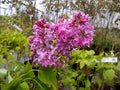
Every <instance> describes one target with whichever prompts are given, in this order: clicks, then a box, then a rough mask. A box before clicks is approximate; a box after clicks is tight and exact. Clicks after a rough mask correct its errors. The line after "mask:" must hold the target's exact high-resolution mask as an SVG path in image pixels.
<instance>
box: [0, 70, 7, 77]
mask: <svg viewBox="0 0 120 90" xmlns="http://www.w3.org/2000/svg"><path fill="white" fill-rule="evenodd" d="M6 75H7V70H6V69H0V78H3V77H4V76H6Z"/></svg>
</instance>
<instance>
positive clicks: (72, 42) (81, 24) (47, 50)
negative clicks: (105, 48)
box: [29, 12, 94, 67]
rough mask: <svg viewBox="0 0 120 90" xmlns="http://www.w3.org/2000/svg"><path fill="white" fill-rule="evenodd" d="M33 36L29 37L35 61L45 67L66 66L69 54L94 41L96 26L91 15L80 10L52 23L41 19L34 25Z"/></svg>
mask: <svg viewBox="0 0 120 90" xmlns="http://www.w3.org/2000/svg"><path fill="white" fill-rule="evenodd" d="M33 30H34V31H33V36H30V37H29V43H30V50H31V52H32V55H31V57H33V58H34V60H33V63H40V64H41V65H42V66H43V67H47V66H51V67H52V66H54V67H56V66H57V67H64V63H65V62H67V61H69V55H70V52H71V51H72V50H74V49H75V48H80V47H84V46H89V45H90V44H91V43H92V40H93V35H94V28H93V26H92V25H90V17H89V15H86V14H84V13H83V12H78V13H76V14H74V16H73V17H72V18H71V19H69V20H64V19H60V20H59V21H58V23H56V24H51V23H49V22H47V21H46V20H45V19H40V20H38V21H37V22H35V25H34V26H33Z"/></svg>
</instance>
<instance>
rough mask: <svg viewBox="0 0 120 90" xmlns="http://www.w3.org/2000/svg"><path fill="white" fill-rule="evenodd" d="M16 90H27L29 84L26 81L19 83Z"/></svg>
mask: <svg viewBox="0 0 120 90" xmlns="http://www.w3.org/2000/svg"><path fill="white" fill-rule="evenodd" d="M16 90H29V86H28V84H27V83H26V82H23V83H21V84H20V85H19V86H18V87H17V89H16Z"/></svg>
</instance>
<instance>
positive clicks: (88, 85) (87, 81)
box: [85, 79, 91, 88]
mask: <svg viewBox="0 0 120 90" xmlns="http://www.w3.org/2000/svg"><path fill="white" fill-rule="evenodd" d="M90 86H91V83H90V81H89V80H88V79H87V80H85V87H86V88H90Z"/></svg>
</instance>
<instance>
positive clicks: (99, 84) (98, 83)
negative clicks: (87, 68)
mask: <svg viewBox="0 0 120 90" xmlns="http://www.w3.org/2000/svg"><path fill="white" fill-rule="evenodd" d="M96 83H97V85H98V87H99V88H100V87H101V85H102V80H101V79H97V80H96Z"/></svg>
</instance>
